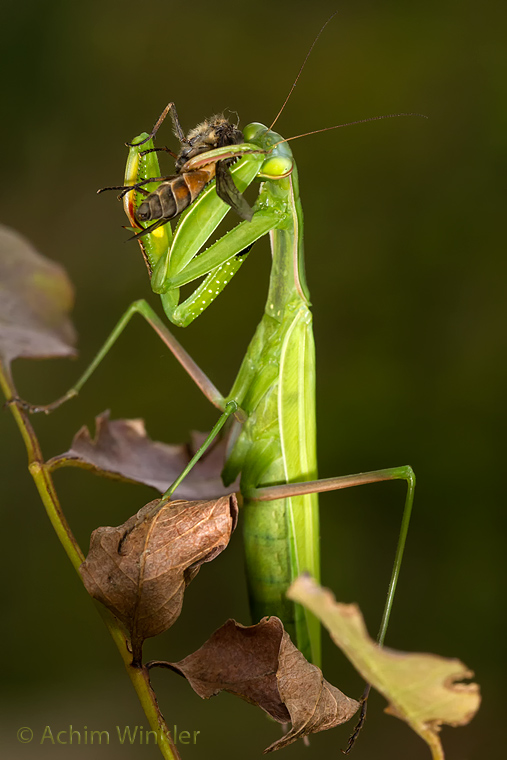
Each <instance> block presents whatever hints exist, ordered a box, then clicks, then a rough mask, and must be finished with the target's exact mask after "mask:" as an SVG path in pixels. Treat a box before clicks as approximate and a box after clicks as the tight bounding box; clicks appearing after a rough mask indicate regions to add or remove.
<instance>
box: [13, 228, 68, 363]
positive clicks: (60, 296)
mask: <svg viewBox="0 0 507 760" xmlns="http://www.w3.org/2000/svg"><path fill="white" fill-rule="evenodd" d="M73 301H74V293H73V288H72V284H71V282H70V280H69V279H68V277H67V275H66V273H65V271H64V269H63V268H62V267H61V266H59V265H58V264H56V263H55V262H54V261H50V260H49V259H46V258H45V257H44V256H42V255H41V254H40V253H38V252H37V251H36V250H35V248H34V247H33V246H32V244H31V243H29V241H28V240H26V238H24V237H23V236H22V235H20V234H19V233H18V232H16V231H15V230H12V229H10V228H9V227H4V226H3V225H0V356H1V357H2V359H3V360H4V361H5V363H6V364H9V363H10V362H11V361H12V360H13V359H16V358H17V357H24V358H26V359H43V358H48V357H55V356H74V355H75V350H74V347H73V346H74V344H75V341H76V335H75V331H74V328H73V326H72V323H71V322H70V320H69V318H68V316H67V315H68V313H69V311H70V310H71V308H72V305H73Z"/></svg>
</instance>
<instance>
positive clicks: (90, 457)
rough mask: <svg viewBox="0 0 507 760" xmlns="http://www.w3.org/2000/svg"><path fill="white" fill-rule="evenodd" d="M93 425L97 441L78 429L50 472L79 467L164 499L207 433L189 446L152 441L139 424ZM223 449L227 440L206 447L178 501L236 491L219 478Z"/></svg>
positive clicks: (105, 418)
mask: <svg viewBox="0 0 507 760" xmlns="http://www.w3.org/2000/svg"><path fill="white" fill-rule="evenodd" d="M95 425H96V432H95V438H92V437H91V435H90V431H89V430H88V428H87V427H86V426H84V427H82V428H81V430H79V432H78V433H77V434H76V435H75V436H74V439H73V441H72V444H71V447H70V449H69V450H68V451H66V452H65V453H64V454H60V455H59V456H57V457H54V458H53V459H51V460H50V461H49V463H48V464H49V465H50V466H51V468H52V469H56V468H57V467H63V466H69V465H71V466H74V467H83V468H85V469H89V470H92V471H93V472H95V473H96V474H98V475H104V476H106V477H111V478H117V479H120V480H128V481H131V482H132V481H133V482H136V483H144V484H145V485H148V486H151V487H152V488H156V489H157V491H160V493H164V491H166V490H167V489H168V488H169V486H170V485H171V483H173V482H174V481H175V480H176V478H177V477H178V475H179V474H180V473H181V472H182V471H183V469H184V468H185V467H186V465H187V464H188V462H189V461H190V459H191V458H192V456H193V455H194V454H195V452H196V451H197V449H198V448H199V446H200V445H201V444H202V443H203V441H204V439H205V437H206V434H205V433H192V440H191V443H190V445H185V444H180V445H170V444H167V443H161V442H159V441H152V440H151V438H149V436H148V435H147V434H146V429H145V426H144V421H143V420H141V419H134V420H112V421H111V420H110V419H109V412H103V413H102V414H100V415H99V416H98V417H96V419H95ZM226 445H227V441H226V439H220V440H219V439H217V440H216V441H215V442H214V443H213V444H212V445H211V446H210V448H209V449H208V450H207V451H206V453H205V454H204V455H203V456H202V457H201V459H200V460H199V461H198V462H197V464H196V465H195V466H194V467H193V469H192V470H191V472H190V473H189V474H188V475H187V477H186V478H185V480H184V481H183V483H182V484H181V485H180V486H179V487H178V489H177V490H176V492H175V493H176V494H177V495H178V497H180V498H183V499H214V498H217V497H218V496H224V495H226V494H229V493H232V492H234V491H237V490H239V484H238V483H233V484H232V485H230V486H228V487H227V488H226V487H225V486H224V484H223V483H222V479H221V477H220V473H221V471H222V469H223V466H224V460H225V449H226Z"/></svg>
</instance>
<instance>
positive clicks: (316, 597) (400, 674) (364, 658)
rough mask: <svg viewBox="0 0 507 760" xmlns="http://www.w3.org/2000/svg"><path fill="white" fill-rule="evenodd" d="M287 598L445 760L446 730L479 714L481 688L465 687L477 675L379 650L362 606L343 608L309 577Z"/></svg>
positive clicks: (456, 665) (458, 666)
mask: <svg viewBox="0 0 507 760" xmlns="http://www.w3.org/2000/svg"><path fill="white" fill-rule="evenodd" d="M287 595H288V596H289V597H290V598H291V599H293V600H294V601H296V602H299V603H300V604H302V605H304V606H305V607H306V608H307V609H309V610H311V611H312V612H313V614H314V615H316V616H317V617H318V618H319V620H321V621H322V623H323V624H324V625H325V626H326V628H327V629H328V631H329V633H330V634H331V637H332V638H333V640H334V641H335V643H336V644H337V645H338V646H339V647H340V649H342V651H343V652H344V653H345V654H346V656H347V657H348V658H349V660H350V661H351V662H352V664H353V665H354V667H355V668H356V669H357V670H358V671H359V672H360V673H361V675H362V676H363V678H364V679H365V680H366V681H368V683H371V685H372V686H373V687H374V688H375V689H377V690H378V691H380V692H381V694H383V695H384V697H385V698H386V699H387V700H388V702H389V706H388V707H387V708H386V712H388V713H389V714H390V715H395V716H396V717H397V718H401V719H402V720H405V721H406V722H407V723H408V724H409V726H411V728H412V729H413V730H414V731H415V732H416V733H418V734H419V736H421V737H422V738H423V739H424V740H425V741H426V742H427V743H428V745H429V747H430V749H431V753H432V757H433V759H434V760H443V758H444V752H443V749H442V745H441V743H440V739H439V737H438V731H439V730H440V726H441V725H442V724H444V723H445V724H447V725H449V726H464V725H465V724H466V723H468V722H469V721H470V720H471V719H472V718H473V717H474V715H475V713H476V712H477V710H478V709H479V705H480V701H481V698H480V694H479V686H478V685H477V684H475V683H468V684H464V683H459V682H460V681H462V680H463V679H465V678H466V679H468V678H471V677H472V676H473V673H472V672H471V671H470V670H468V669H467V668H466V667H465V665H463V663H461V662H460V661H459V660H451V659H446V658H444V657H439V656H438V655H433V654H411V653H407V652H397V651H394V650H392V649H385V648H381V647H379V646H378V644H376V643H375V642H374V641H373V640H372V639H371V638H370V637H369V635H368V631H367V630H366V626H365V624H364V620H363V616H362V615H361V612H360V611H359V608H358V607H357V605H355V604H338V603H337V602H336V601H335V598H334V596H333V594H332V593H331V592H330V591H328V590H327V589H323V588H321V586H319V585H318V584H317V583H316V582H315V581H314V580H313V579H311V578H309V577H305V576H302V577H300V578H298V579H297V580H296V581H295V582H294V583H293V584H292V586H291V588H290V589H289V592H288V594H287Z"/></svg>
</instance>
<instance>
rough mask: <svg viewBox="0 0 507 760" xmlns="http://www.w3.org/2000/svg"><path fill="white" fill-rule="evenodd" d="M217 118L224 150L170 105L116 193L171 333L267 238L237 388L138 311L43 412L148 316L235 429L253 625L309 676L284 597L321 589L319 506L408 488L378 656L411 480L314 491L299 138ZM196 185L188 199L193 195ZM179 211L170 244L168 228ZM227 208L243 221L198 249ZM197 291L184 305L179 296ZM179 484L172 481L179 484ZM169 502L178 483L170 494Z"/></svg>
mask: <svg viewBox="0 0 507 760" xmlns="http://www.w3.org/2000/svg"><path fill="white" fill-rule="evenodd" d="M321 31H322V30H321ZM319 34H320V33H319ZM315 41H316V40H315ZM315 41H314V43H313V44H315ZM312 48H313V45H312ZM310 52H311V49H310ZM307 57H308V56H307ZM303 66H304V64H303ZM300 73H301V72H300ZM298 77H299V74H298ZM296 81H297V80H296ZM291 92H292V90H291ZM289 96H290V93H289ZM282 110H283V107H282ZM280 113H281V112H280ZM167 114H170V115H171V117H172V120H173V124H174V128H175V134H176V136H177V137H178V139H179V140H180V143H181V146H182V150H181V152H180V154H179V155H178V156H176V159H177V160H176V167H177V172H176V175H174V176H173V177H169V178H168V177H164V176H161V173H160V168H159V163H158V158H157V153H156V149H155V148H154V144H153V138H154V136H155V134H156V132H157V131H158V128H159V127H160V125H161V124H162V122H163V120H164V118H165V117H166V115H167ZM279 115H280V114H279ZM377 118H378V117H377ZM380 118H384V117H380ZM220 119H221V120H222V121H221V122H220V123H221V124H223V123H225V124H226V125H227V129H229V133H230V134H234V137H233V138H230V139H229V138H227V139H226V140H225V141H221V140H220V138H217V137H216V134H215V133H213V134H212V130H213V129H215V132H216V124H215V122H212V120H211V121H210V120H208V121H207V122H204V123H203V125H200V127H198V128H196V130H193V132H191V133H189V135H188V136H185V134H184V132H183V130H182V129H181V126H180V124H179V120H178V116H177V114H176V109H175V107H174V104H173V103H170V104H169V105H168V106H167V107H166V109H165V110H164V112H163V113H162V115H161V117H160V118H159V120H158V121H157V123H156V125H155V127H154V129H153V130H152V132H151V133H150V134H148V133H142V134H141V135H139V136H138V137H137V138H135V139H134V140H133V141H132V143H128V145H129V156H128V160H127V169H126V175H125V184H124V185H123V186H120V187H119V188H117V189H120V190H121V196H123V199H124V207H125V211H126V213H127V216H128V218H129V220H130V224H131V225H132V227H133V228H134V229H135V230H136V231H137V234H136V235H135V237H137V238H138V241H139V243H140V244H141V249H142V252H143V255H144V258H145V261H146V264H147V267H148V272H149V276H150V284H151V287H152V290H153V291H154V292H155V293H157V294H159V295H160V297H161V302H162V307H163V310H164V312H165V314H166V316H167V318H168V319H169V320H170V322H171V323H173V324H174V325H177V326H179V327H187V326H188V325H190V324H191V323H192V322H193V321H194V320H195V319H197V318H198V317H200V316H203V315H204V314H205V311H206V309H207V308H208V307H209V306H210V305H211V304H212V303H213V301H214V300H215V299H216V298H217V297H218V296H219V295H220V293H221V292H222V291H223V289H224V288H225V286H226V285H228V284H229V283H230V281H231V280H232V278H233V277H234V275H235V274H236V272H237V271H238V270H239V268H240V267H241V266H242V265H243V263H244V261H245V260H246V258H247V257H248V256H249V254H250V249H251V248H252V246H253V245H254V243H255V242H256V241H257V240H258V239H259V238H261V237H263V236H264V235H267V234H269V239H270V244H271V253H272V268H271V276H270V283H269V290H268V295H267V301H266V306H265V310H264V314H263V316H262V318H261V321H260V323H259V325H258V327H257V330H256V332H255V334H254V336H253V338H252V340H251V343H250V345H249V347H248V349H247V352H246V354H245V357H244V359H243V361H242V363H241V366H240V368H239V372H238V374H237V377H236V380H235V382H234V384H233V386H232V389H231V390H230V392H229V393H228V394H226V395H223V394H222V393H220V391H219V390H218V389H217V388H216V387H215V386H214V385H213V383H212V382H211V380H210V379H209V378H208V377H207V375H206V374H205V373H204V372H203V371H202V370H201V368H200V367H198V365H197V364H196V363H195V362H194V360H193V359H192V358H191V356H190V355H189V354H188V353H187V352H186V351H185V349H184V348H183V347H182V346H181V344H180V343H179V342H178V341H177V339H176V338H175V337H174V335H173V334H172V332H171V331H170V330H169V328H168V327H167V326H166V325H165V323H164V322H163V321H162V320H161V319H160V317H159V316H158V315H157V314H156V312H155V311H154V310H153V309H152V307H151V306H150V305H149V304H148V303H147V302H146V301H145V300H138V301H135V302H134V303H132V304H131V305H130V307H129V308H128V309H127V311H126V312H125V313H124V314H123V316H122V317H121V319H120V320H119V322H118V323H117V325H116V327H115V328H114V330H113V331H112V333H111V334H110V336H109V337H108V338H107V340H106V341H105V343H104V345H103V346H102V348H101V349H100V351H99V352H98V354H97V355H96V357H95V358H94V360H93V361H92V363H91V364H90V366H89V367H88V368H87V370H86V371H85V372H84V373H83V375H82V376H81V377H80V378H79V380H78V382H77V383H76V384H75V385H74V386H73V388H71V389H70V390H69V391H68V392H67V393H66V394H65V395H64V396H63V397H62V398H61V399H59V400H58V401H56V402H54V403H53V404H50V405H48V406H47V407H44V410H45V411H50V410H51V409H53V408H56V407H57V406H59V405H60V404H61V403H62V402H63V401H65V400H67V399H70V398H72V397H73V396H75V395H76V394H77V393H78V392H79V391H80V389H81V388H82V387H83V385H84V384H85V382H86V381H87V380H88V378H89V377H90V376H91V375H92V373H93V372H94V371H95V369H96V368H97V366H98V365H99V364H100V362H101V361H102V359H103V358H104V357H105V356H106V354H107V353H108V351H109V350H110V348H111V347H112V345H113V344H114V343H115V341H116V339H117V338H118V337H119V335H120V334H121V333H122V332H123V330H124V329H125V327H126V325H127V324H128V323H129V321H130V319H131V318H132V316H133V315H134V314H140V315H141V316H142V317H144V319H145V320H146V321H147V322H148V324H149V325H150V326H151V327H152V328H153V329H154V330H155V331H156V332H157V333H158V335H159V336H160V337H161V339H162V340H163V341H164V343H165V344H166V345H167V347H168V348H169V349H170V351H171V352H172V353H173V355H174V357H175V358H176V359H177V360H178V361H179V362H180V364H181V365H182V366H183V368H184V369H185V370H186V372H187V373H188V375H189V377H190V378H191V379H192V380H193V381H194V382H195V383H196V385H197V386H198V387H199V388H200V390H201V391H202V392H203V394H204V395H205V396H206V398H207V399H208V400H209V401H210V402H211V403H212V404H213V405H214V406H215V407H216V408H217V409H219V410H220V412H221V413H222V417H221V421H222V422H225V421H226V420H227V419H228V418H229V417H231V419H232V424H231V431H230V438H229V440H230V444H229V448H228V452H227V459H226V463H225V467H224V470H223V480H224V483H225V484H226V485H228V484H230V483H233V482H234V481H235V479H236V477H237V476H238V475H241V481H240V489H241V494H242V523H243V531H244V541H245V552H246V557H245V561H246V573H247V583H248V589H249V597H250V607H251V611H252V617H253V620H254V622H257V621H258V620H259V619H260V618H261V617H263V616H265V615H276V616H277V617H279V618H280V619H281V620H282V622H283V624H284V626H285V629H286V630H287V632H288V633H289V634H290V636H291V638H292V639H293V641H294V643H295V644H296V645H297V646H298V648H299V649H300V651H301V652H302V653H303V654H304V655H305V657H306V658H307V659H308V660H310V661H311V662H313V663H314V664H317V665H318V664H319V663H320V658H321V653H320V626H319V623H318V621H317V619H316V618H314V617H313V615H312V614H311V613H309V612H308V611H307V610H305V609H304V608H303V607H301V606H299V605H298V604H295V603H293V602H292V601H290V600H288V599H287V597H286V591H287V589H288V588H289V586H290V584H291V582H292V581H293V580H294V579H295V578H296V577H297V576H299V575H300V574H301V573H304V572H307V573H310V574H311V575H312V576H313V577H314V578H316V579H317V580H318V579H319V575H320V573H319V519H318V503H317V494H318V493H319V492H324V491H331V490H338V489H342V488H348V487H351V486H355V485H362V484H367V483H375V482H379V481H384V480H393V479H402V480H405V481H406V483H407V495H406V500H405V507H404V511H403V517H402V524H401V530H400V536H399V539H398V545H397V549H396V554H395V561H394V566H393V570H392V575H391V579H390V582H389V586H388V592H387V599H386V603H385V608H384V612H383V616H382V621H381V626H380V631H379V634H378V641H379V643H383V641H384V638H385V634H386V630H387V625H388V621H389V616H390V613H391V609H392V604H393V597H394V592H395V589H396V584H397V580H398V576H399V572H400V566H401V560H402V555H403V550H404V545H405V539H406V535H407V530H408V524H409V519H410V513H411V509H412V503H413V498H414V488H415V476H414V473H413V471H412V469H411V468H410V467H409V466H403V467H394V468H389V469H384V470H378V471H375V472H367V473H360V474H357V475H350V476H338V477H334V478H327V479H320V480H319V479H318V475H317V455H316V420H315V350H314V342H313V334H312V315H311V311H310V295H309V290H308V286H307V283H306V279H305V272H304V250H303V213H302V205H301V200H300V196H299V185H298V176H297V168H296V164H295V162H294V158H293V155H292V151H291V149H290V147H289V144H288V142H289V140H290V139H295V138H289V140H284V138H283V137H282V136H281V135H279V134H278V133H277V132H275V131H274V130H273V127H274V124H275V122H276V121H277V119H278V116H277V119H275V122H273V123H272V124H271V126H270V127H266V126H264V125H262V124H260V123H257V122H254V123H252V124H249V125H247V126H246V127H245V128H244V129H243V131H242V133H241V132H240V131H239V129H238V128H237V127H234V125H231V124H230V123H229V122H227V120H225V119H224V118H223V117H220V118H219V121H220ZM211 123H212V126H210V124H211ZM340 126H343V125H340ZM331 128H335V127H331ZM331 128H329V129H331ZM319 131H321V130H319ZM166 150H168V149H166ZM168 152H170V153H172V151H168ZM173 155H175V154H173ZM203 173H204V175H205V176H204V177H203V176H201V175H203ZM255 180H260V181H261V185H260V190H259V194H258V196H257V199H256V201H255V204H254V206H253V208H252V209H250V207H249V206H248V205H247V204H246V201H244V200H243V198H242V193H243V192H244V191H245V190H246V188H247V187H248V186H249V185H250V184H251V183H252V182H253V181H255ZM182 182H184V183H186V185H187V190H188V191H189V202H188V203H186V202H184V201H182V202H180V201H181V197H180V196H178V192H180V194H181V193H183V195H184V191H183V190H182V187H181V185H182ZM199 182H200V183H201V185H202V187H201V186H200V185H199ZM192 183H194V189H193V191H190V190H191V188H190V189H189V186H190V185H192ZM105 189H107V188H105ZM171 193H172V196H173V198H172V201H174V203H173V206H174V208H173V207H171V209H170V210H169V211H168V210H167V207H164V203H161V201H162V200H164V197H165V196H166V195H168V194H169V195H170V194H171ZM187 200H188V199H187ZM172 201H171V202H172ZM190 201H191V202H190ZM185 205H186V206H187V207H186V208H185ZM164 208H165V210H164ZM184 208H185V210H184V211H183V213H181V216H180V218H179V220H178V222H177V225H176V227H175V230H174V232H173V231H172V229H171V226H170V224H169V221H170V219H171V218H174V217H176V216H178V215H179V214H180V212H181V211H182V209H184ZM231 208H233V209H234V210H235V212H236V213H237V214H238V215H239V216H240V217H241V218H242V221H240V222H239V223H238V224H236V226H234V227H233V228H232V229H231V230H230V231H229V232H228V233H226V234H225V235H224V236H223V237H220V238H219V239H218V240H216V241H215V242H214V243H213V244H212V245H210V247H208V248H207V249H206V250H202V249H203V247H204V246H205V245H206V243H207V241H208V240H209V239H210V237H211V236H212V235H213V233H214V232H215V230H216V229H217V227H218V225H219V224H220V222H221V221H222V219H223V218H224V217H225V215H226V214H227V213H228V211H229V210H230V209H231ZM153 209H155V210H153ZM199 280H201V281H200V282H199V283H198V284H197V285H196V286H195V288H194V289H193V291H192V292H191V294H190V295H188V296H187V297H186V298H185V300H184V301H183V302H182V303H180V288H182V287H184V286H186V285H189V284H190V283H195V282H196V281H199ZM38 409H39V410H40V409H42V408H41V407H39V408H38ZM218 427H219V426H216V429H217V430H218ZM180 481H181V478H180V479H178V481H177V482H178V483H179V482H180ZM174 489H175V484H173V486H172V487H171V489H169V491H168V492H166V494H165V495H166V496H167V495H170V494H172V492H173V491H174Z"/></svg>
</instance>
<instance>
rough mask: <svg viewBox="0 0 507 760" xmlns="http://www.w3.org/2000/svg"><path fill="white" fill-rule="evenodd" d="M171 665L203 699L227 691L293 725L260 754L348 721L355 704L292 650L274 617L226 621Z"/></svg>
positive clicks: (289, 642)
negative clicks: (245, 622) (252, 622)
mask: <svg viewBox="0 0 507 760" xmlns="http://www.w3.org/2000/svg"><path fill="white" fill-rule="evenodd" d="M171 667H172V668H173V669H175V670H177V671H178V672H180V673H181V674H182V675H184V676H185V678H186V679H187V680H188V681H189V683H190V685H191V686H192V688H193V689H194V691H195V692H196V693H197V694H199V696H200V697H202V698H203V699H208V698H209V697H213V696H215V695H216V694H218V693H219V692H220V691H228V692H230V693H231V694H235V695H236V696H238V697H241V698H242V699H244V700H246V701H247V702H250V703H252V704H255V705H258V706H259V707H261V708H262V709H263V710H265V712H267V713H268V714H269V715H271V717H272V718H274V719H275V720H277V721H278V722H279V723H287V722H288V721H289V720H290V721H291V723H292V729H291V730H290V731H289V732H288V733H287V734H285V736H283V737H282V738H281V739H279V740H278V741H276V742H274V743H273V744H271V746H269V747H268V748H267V749H266V750H265V752H272V751H273V750H276V749H281V748H282V747H286V746H287V745H288V744H292V742H295V741H296V739H299V738H301V737H303V736H307V735H308V734H312V733H317V732H318V731H325V730H326V729H328V728H333V727H334V726H338V725H339V724H340V723H345V721H347V720H349V719H350V718H351V717H352V716H353V715H354V713H355V712H356V711H357V709H358V707H359V703H358V702H356V701H355V700H354V699H350V698H349V697H347V696H345V694H342V692H341V691H340V690H339V689H336V688H335V687H334V686H331V684H330V683H328V682H327V681H326V680H325V679H324V677H323V675H322V672H321V670H319V668H317V667H316V666H315V665H312V664H310V663H309V662H308V661H307V660H305V658H304V657H303V655H302V654H301V652H300V651H299V650H298V649H296V647H295V646H294V644H293V643H292V641H291V640H290V637H289V635H288V634H287V633H286V632H285V631H284V628H283V625H282V622H281V621H280V620H279V619H278V618H277V617H270V618H263V619H262V620H261V622H260V623H258V624H257V625H252V626H243V625H240V624H239V623H236V622H235V621H234V620H228V621H227V622H226V623H225V624H224V625H223V626H222V627H221V628H219V629H218V630H217V631H215V633H214V634H213V635H212V636H211V637H210V638H209V639H208V641H207V642H206V643H205V644H203V646H202V647H201V648H200V649H198V650H197V651H196V652H194V653H193V654H191V655H189V656H188V657H185V659H184V660H181V661H180V662H177V663H171Z"/></svg>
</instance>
